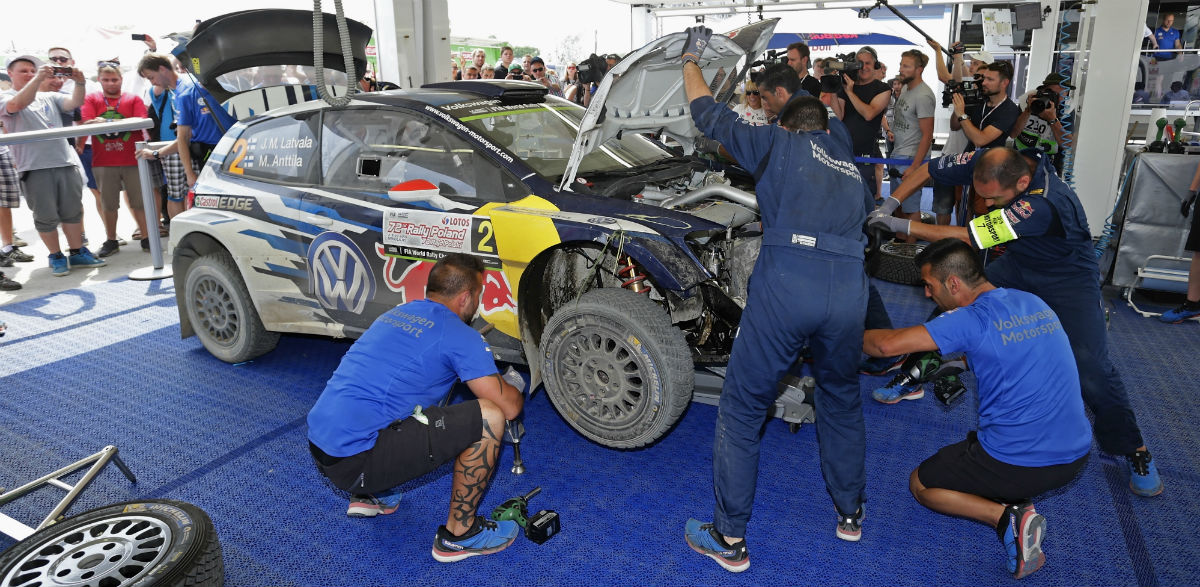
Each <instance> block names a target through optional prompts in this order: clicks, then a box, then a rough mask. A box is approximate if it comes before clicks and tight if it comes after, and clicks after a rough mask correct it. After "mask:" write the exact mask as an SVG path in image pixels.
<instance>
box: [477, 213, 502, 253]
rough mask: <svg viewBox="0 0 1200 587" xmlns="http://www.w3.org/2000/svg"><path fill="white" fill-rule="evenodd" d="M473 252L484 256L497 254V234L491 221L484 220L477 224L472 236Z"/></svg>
mask: <svg viewBox="0 0 1200 587" xmlns="http://www.w3.org/2000/svg"><path fill="white" fill-rule="evenodd" d="M471 250H473V251H475V252H476V253H479V254H482V255H495V254H496V234H495V229H494V228H492V221H491V220H488V219H483V220H478V221H476V222H475V227H474V229H473V233H472V234H471Z"/></svg>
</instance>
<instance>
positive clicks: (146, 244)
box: [142, 238, 150, 253]
mask: <svg viewBox="0 0 1200 587" xmlns="http://www.w3.org/2000/svg"><path fill="white" fill-rule="evenodd" d="M142 250H143V251H146V252H147V253H149V252H150V239H148V238H144V239H142Z"/></svg>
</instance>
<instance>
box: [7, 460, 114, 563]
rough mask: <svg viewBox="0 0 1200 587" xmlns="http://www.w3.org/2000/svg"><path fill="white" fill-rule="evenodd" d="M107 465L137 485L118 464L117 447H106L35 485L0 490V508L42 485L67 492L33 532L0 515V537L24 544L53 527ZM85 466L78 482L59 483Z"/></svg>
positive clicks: (48, 475) (17, 522)
mask: <svg viewBox="0 0 1200 587" xmlns="http://www.w3.org/2000/svg"><path fill="white" fill-rule="evenodd" d="M109 461H112V462H113V464H115V465H116V466H117V468H118V469H120V470H121V472H122V473H124V474H125V478H126V479H129V482H130V483H137V478H136V477H134V476H133V471H130V470H129V467H127V466H125V462H124V461H122V460H121V457H119V456H117V447H115V446H112V445H109V446H106V447H104V448H102V449H100V452H98V453H96V454H94V455H92V456H90V457H87V458H85V459H80V460H78V461H75V462H74V463H71V464H70V465H67V466H65V467H63V468H61V469H59V470H57V471H55V472H53V473H48V474H46V475H43V476H42V477H40V478H38V479H36V480H34V481H30V482H29V483H26V484H24V485H22V486H20V487H18V488H16V489H14V490H12V491H9V492H3V490H2V489H0V505H4V504H6V503H9V502H12V501H15V500H17V499H18V498H20V497H21V496H23V495H25V494H26V493H29V492H30V491H33V490H35V489H38V488H39V487H41V486H43V485H53V486H55V487H58V488H59V489H65V490H66V491H67V495H66V497H64V498H62V501H60V502H58V505H56V506H54V509H52V510H50V514H49V515H47V516H46V519H44V520H42V523H41V524H38V525H37V527H36V528H31V527H29V526H26V525H25V524H23V523H21V522H19V521H17V520H15V519H13V518H10V517H8V516H6V515H4V514H0V533H4V534H7V535H9V536H11V537H13V538H14V539H16V540H24V539H25V538H27V537H28V536H29V535H30V534H33V533H34V532H37V531H38V530H41V529H42V528H45V527H46V526H49V525H50V524H53V523H54V522H55V520H57V519H58V517H59V516H61V515H62V513H63V512H65V511H66V510H67V508H69V507H71V502H73V501H75V498H76V497H79V494H80V493H81V492H82V491H83V490H84V489H86V488H87V486H88V484H89V483H91V482H92V479H95V478H96V475H99V474H100V471H101V470H103V469H104V466H105V465H107V464H108V462H109ZM88 465H91V468H89V469H88V470H87V473H84V474H83V478H82V479H80V480H79V482H78V483H76V484H75V485H70V484H68V483H65V482H63V481H62V480H61V479H59V477H62V476H63V475H69V474H71V473H74V472H75V471H78V470H79V469H82V468H84V467H86V466H88Z"/></svg>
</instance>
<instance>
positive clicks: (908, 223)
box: [867, 211, 912, 234]
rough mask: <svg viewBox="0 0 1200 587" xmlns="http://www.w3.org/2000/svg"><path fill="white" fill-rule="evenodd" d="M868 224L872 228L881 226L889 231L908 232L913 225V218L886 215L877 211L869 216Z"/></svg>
mask: <svg viewBox="0 0 1200 587" xmlns="http://www.w3.org/2000/svg"><path fill="white" fill-rule="evenodd" d="M867 226H868V227H870V228H879V229H882V230H885V231H887V232H903V233H905V234H907V233H908V230H909V228H911V227H912V220H909V219H907V218H896V217H895V216H884V215H881V214H879V212H878V211H876V212H872V213H871V215H870V216H868V217H867Z"/></svg>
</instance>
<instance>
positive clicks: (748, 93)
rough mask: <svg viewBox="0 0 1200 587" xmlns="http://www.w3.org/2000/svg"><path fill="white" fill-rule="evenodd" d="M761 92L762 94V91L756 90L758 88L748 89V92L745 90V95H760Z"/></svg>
mask: <svg viewBox="0 0 1200 587" xmlns="http://www.w3.org/2000/svg"><path fill="white" fill-rule="evenodd" d="M761 94H762V92H760V91H758V90H750V91H749V92H746V95H747V96H758V95H761Z"/></svg>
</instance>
